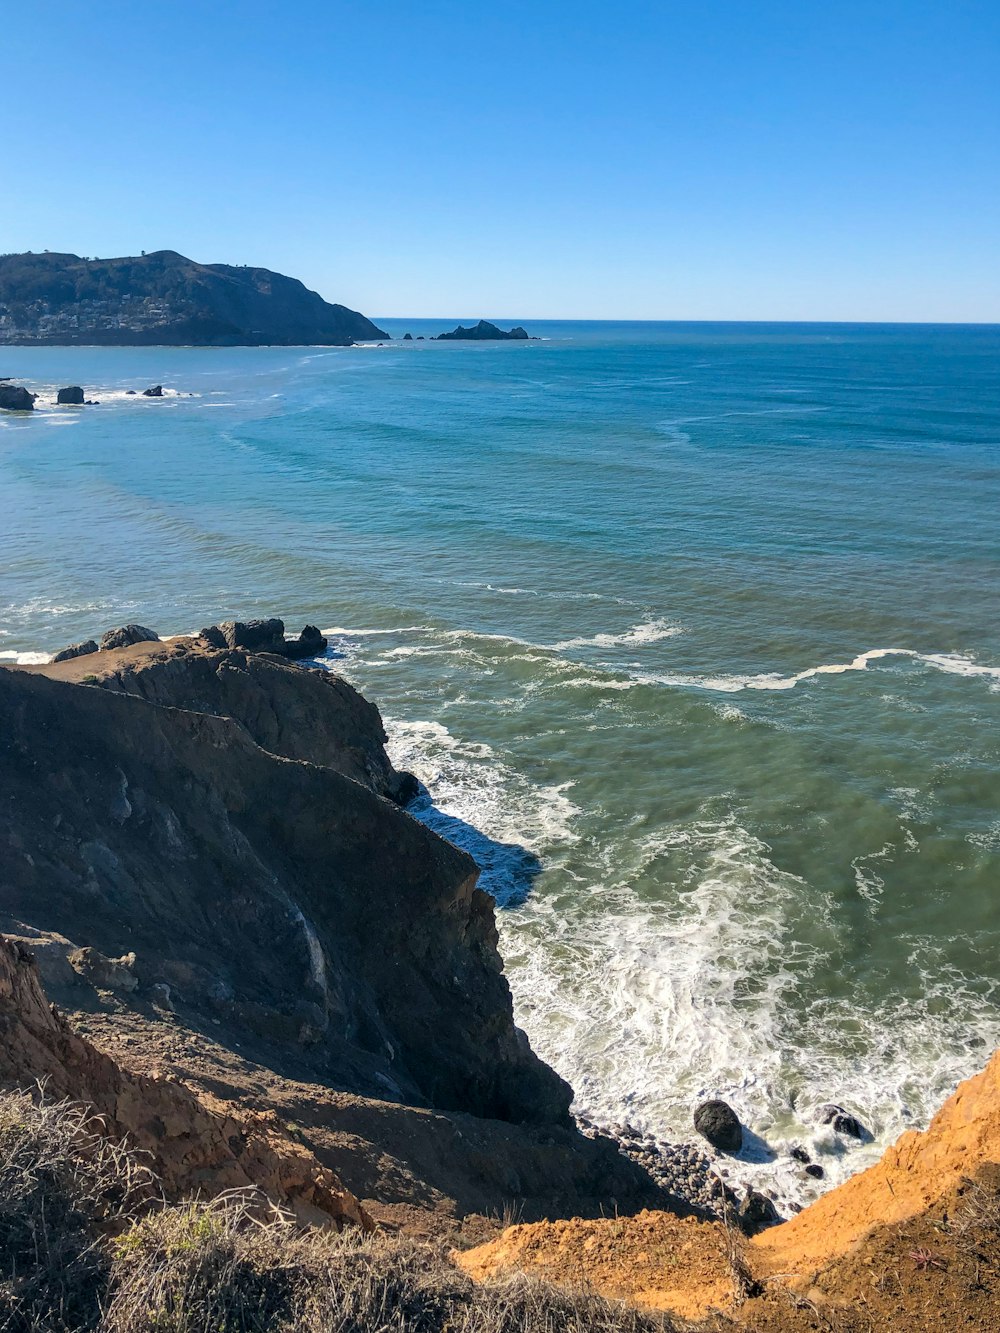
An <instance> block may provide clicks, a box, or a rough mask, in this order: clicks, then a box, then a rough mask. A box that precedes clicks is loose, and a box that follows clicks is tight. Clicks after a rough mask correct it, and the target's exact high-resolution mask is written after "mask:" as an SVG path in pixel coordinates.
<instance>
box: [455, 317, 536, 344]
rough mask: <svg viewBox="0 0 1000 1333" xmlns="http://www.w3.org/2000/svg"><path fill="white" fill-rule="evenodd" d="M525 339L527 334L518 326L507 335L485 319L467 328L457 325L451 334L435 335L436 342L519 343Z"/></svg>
mask: <svg viewBox="0 0 1000 1333" xmlns="http://www.w3.org/2000/svg"><path fill="white" fill-rule="evenodd" d="M527 339H528V334H527V333H526V332H525V331H524V329H522V328H521V327H520V326H519V325H518V326H515V327H514V328H512V329H511V330H510V332H509V333H508V332H505V331H504V330H503V329H501V328H498V327H497V326H496V324H490V323H489V322H488V321H487V320H485V319H481V320H480V321H479V323H478V324H473V325H472V326H471V327H469V328H465V327H463V325H461V324H459V326H458V328H457V329H452V331H451V333H439V334H438V335H437V341H438V342H510V341H511V340H513V341H515V342H521V341H526V340H527Z"/></svg>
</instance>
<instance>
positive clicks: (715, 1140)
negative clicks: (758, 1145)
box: [694, 1100, 743, 1153]
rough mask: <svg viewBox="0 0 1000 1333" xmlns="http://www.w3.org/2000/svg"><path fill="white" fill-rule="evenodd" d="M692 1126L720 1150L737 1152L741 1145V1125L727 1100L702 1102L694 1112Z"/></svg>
mask: <svg viewBox="0 0 1000 1333" xmlns="http://www.w3.org/2000/svg"><path fill="white" fill-rule="evenodd" d="M694 1127H695V1129H696V1130H697V1131H698V1133H699V1134H701V1136H702V1137H703V1138H706V1139H708V1141H709V1143H710V1144H711V1145H712V1147H713V1148H718V1150H719V1151H720V1152H725V1153H734V1152H739V1150H740V1149H741V1148H742V1147H743V1126H742V1125H741V1124H740V1121H739V1117H738V1116H737V1114H736V1112H735V1111H734V1110H733V1108H732V1107H731V1106H730V1105H729V1104H728V1103H727V1102H723V1101H718V1100H713V1101H708V1102H702V1103H701V1105H700V1106H699V1107H697V1109H696V1110H695V1113H694Z"/></svg>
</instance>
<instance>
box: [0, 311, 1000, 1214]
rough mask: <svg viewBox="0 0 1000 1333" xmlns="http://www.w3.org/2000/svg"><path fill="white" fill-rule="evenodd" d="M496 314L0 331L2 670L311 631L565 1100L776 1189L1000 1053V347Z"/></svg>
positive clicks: (868, 329) (781, 1191) (912, 1121)
mask: <svg viewBox="0 0 1000 1333" xmlns="http://www.w3.org/2000/svg"><path fill="white" fill-rule="evenodd" d="M457 322H458V320H457V319H453V320H450V321H449V320H436V321H418V320H410V321H394V320H393V321H381V323H382V324H383V327H386V328H387V329H388V330H389V331H390V332H391V333H392V334H393V336H394V339H397V338H399V337H401V335H402V334H403V333H404V332H406V331H408V330H409V331H411V332H412V333H413V335H414V339H416V338H417V337H418V335H420V334H424V335H428V336H429V335H430V334H432V333H436V332H440V331H442V330H444V329H446V328H450V327H453V326H454V324H455V323H457ZM465 322H467V321H465ZM517 322H523V323H524V324H525V325H526V327H527V328H528V331H529V332H530V333H533V334H537V335H539V340H538V341H533V342H529V343H499V344H488V343H486V344H454V343H445V344H438V343H434V342H430V341H424V342H419V341H414V342H407V343H403V342H400V341H393V342H392V343H391V344H386V345H385V346H384V347H377V346H366V347H358V348H346V349H324V348H280V349H278V348H270V349H264V348H262V349H225V350H217V351H216V350H198V349H165V348H142V349H96V348H94V349H90V348H45V349H29V348H3V349H0V373H2V374H6V375H10V376H14V377H16V378H18V379H21V380H23V381H24V382H26V383H28V385H29V387H32V388H35V389H37V390H40V391H41V392H42V395H43V399H44V398H45V397H46V396H50V397H54V390H55V388H56V387H58V386H59V385H62V384H82V385H83V386H84V388H85V389H86V391H87V394H88V396H89V397H92V398H96V399H99V400H100V406H99V407H91V408H82V409H57V408H55V407H54V406H52V405H51V404H50V403H46V402H40V403H39V410H38V411H36V413H35V414H34V415H32V416H24V417H14V416H10V415H6V414H0V418H2V419H0V525H2V531H3V534H4V540H3V561H2V571H0V656H2V657H3V658H5V659H6V660H14V659H15V658H16V657H17V656H18V655H21V656H22V657H23V655H26V654H27V655H28V656H29V658H30V656H31V655H34V654H44V653H48V652H51V651H53V650H55V649H57V648H59V647H62V646H63V645H64V644H66V643H68V642H70V641H73V640H76V639H80V638H84V637H87V636H90V635H93V634H95V633H98V632H99V631H101V630H103V629H105V628H107V627H109V626H111V625H115V624H118V623H121V622H123V621H126V620H137V621H140V622H142V623H146V624H150V625H152V626H153V627H154V628H155V629H156V630H157V631H158V632H159V633H160V634H162V635H167V634H172V633H179V632H191V631H195V630H197V629H198V628H200V627H201V626H202V625H204V624H207V623H211V622H213V621H217V620H220V619H224V618H227V617H228V618H232V617H236V618H242V619H246V618H249V617H251V616H255V615H281V616H282V617H283V618H284V619H285V620H286V622H287V623H288V628H289V631H290V632H291V631H292V630H295V631H297V630H298V629H300V628H301V626H302V625H303V624H304V623H305V622H306V621H310V622H312V623H314V624H317V625H319V626H320V627H321V628H323V629H324V630H326V631H327V632H328V633H329V635H330V639H331V647H330V656H329V658H328V660H327V661H326V662H325V663H324V665H326V666H329V667H330V668H332V669H334V670H336V671H340V672H342V673H343V674H344V675H345V676H346V677H347V678H348V679H349V680H351V681H352V682H353V683H354V684H356V685H357V686H358V687H359V688H360V689H361V690H362V691H363V692H364V693H365V694H367V695H368V696H369V697H371V698H373V699H375V700H376V701H377V703H378V704H379V706H380V708H381V709H382V712H383V715H384V717H385V719H386V726H387V729H388V732H389V736H390V748H391V753H392V755H393V757H394V759H395V761H396V763H397V765H400V766H402V767H406V768H410V769H412V770H413V771H414V772H415V773H416V774H417V775H418V776H419V777H420V779H421V780H422V782H423V783H424V784H425V786H426V788H427V793H428V795H427V797H426V798H423V799H422V800H421V801H420V802H419V803H418V806H417V809H416V813H417V814H418V817H420V818H423V819H425V820H426V821H427V822H428V823H430V824H432V825H433V826H434V827H437V828H438V829H440V831H441V832H442V833H444V834H445V836H447V837H451V838H452V839H453V840H455V841H456V842H459V843H461V844H462V845H464V846H466V847H467V848H468V849H469V850H470V851H471V852H472V853H473V855H475V856H476V858H477V860H478V861H479V863H480V865H481V866H482V868H483V876H482V883H483V885H484V887H486V888H487V889H489V891H490V892H491V893H492V894H493V895H494V896H495V898H496V901H497V903H498V906H499V913H498V915H499V926H500V938H501V948H502V951H503V954H504V957H505V960H506V966H507V971H508V975H509V978H510V984H511V989H512V991H513V995H514V1003H515V1010H516V1015H517V1019H518V1022H519V1023H520V1024H521V1025H522V1026H523V1027H524V1028H525V1030H526V1031H527V1032H528V1034H529V1035H530V1037H531V1040H532V1042H533V1044H534V1046H535V1048H536V1049H537V1050H538V1052H539V1053H540V1054H541V1055H542V1056H543V1057H544V1058H545V1059H547V1060H549V1061H550V1062H551V1063H552V1064H553V1065H555V1067H556V1068H557V1069H558V1070H559V1071H560V1072H561V1073H562V1074H563V1075H564V1076H565V1077H567V1078H568V1079H569V1080H570V1081H571V1082H572V1084H573V1086H574V1088H575V1089H576V1094H577V1108H578V1109H579V1110H580V1111H581V1113H584V1114H587V1115H589V1116H591V1117H593V1118H594V1119H596V1120H598V1121H599V1122H601V1123H604V1124H614V1123H620V1122H623V1121H628V1122H630V1123H632V1124H633V1125H635V1126H637V1127H638V1128H640V1129H642V1130H644V1131H647V1132H651V1133H654V1134H657V1135H659V1136H662V1137H666V1138H682V1139H690V1138H693V1137H694V1134H693V1129H692V1126H691V1114H692V1110H693V1108H694V1106H695V1104H696V1103H697V1102H698V1101H699V1100H701V1099H702V1098H704V1097H707V1096H721V1097H724V1098H725V1099H726V1100H728V1101H730V1102H731V1103H732V1105H733V1106H734V1107H735V1108H736V1109H737V1110H738V1111H739V1113H740V1115H741V1117H742V1118H743V1120H744V1122H745V1123H746V1124H747V1125H748V1126H749V1127H750V1128H751V1129H752V1130H753V1131H754V1132H753V1134H752V1135H750V1136H749V1138H748V1143H747V1146H746V1148H745V1150H744V1153H743V1158H742V1161H741V1162H739V1163H737V1164H736V1165H735V1167H734V1168H733V1169H732V1174H733V1175H734V1176H736V1177H738V1178H742V1177H746V1178H748V1179H753V1180H754V1182H755V1183H757V1185H758V1187H762V1188H765V1189H767V1190H768V1191H769V1192H771V1193H772V1194H773V1195H774V1197H775V1198H776V1199H778V1201H779V1203H780V1204H781V1205H782V1206H783V1207H785V1208H787V1207H789V1206H790V1205H792V1204H798V1203H803V1202H806V1201H808V1199H810V1198H811V1197H813V1196H814V1195H815V1193H817V1192H818V1191H820V1190H822V1189H823V1188H826V1187H827V1186H828V1185H829V1184H830V1183H832V1182H835V1181H837V1180H839V1179H841V1178H843V1177H844V1176H845V1175H846V1174H848V1173H850V1172H852V1171H854V1170H856V1169H858V1168H859V1167H860V1166H863V1165H866V1164H867V1163H869V1162H870V1161H871V1160H873V1158H874V1157H876V1156H877V1155H878V1153H879V1152H880V1151H881V1150H882V1148H883V1147H884V1146H885V1144H886V1143H888V1142H890V1141H892V1140H893V1139H895V1138H896V1136H897V1135H898V1134H899V1133H900V1131H901V1130H903V1129H904V1128H906V1127H909V1126H923V1125H925V1124H926V1123H927V1120H928V1119H929V1117H930V1115H931V1114H932V1113H933V1111H934V1110H935V1109H936V1107H937V1105H938V1104H939V1103H940V1102H941V1101H942V1100H943V1098H944V1097H945V1096H946V1095H947V1094H948V1093H949V1092H950V1090H951V1089H952V1088H953V1087H954V1085H955V1084H956V1083H957V1082H958V1081H959V1080H960V1079H961V1078H963V1077H965V1076H967V1075H969V1074H971V1073H973V1072H974V1071H975V1070H977V1069H978V1068H979V1067H980V1066H981V1065H982V1064H983V1063H984V1061H985V1059H986V1057H987V1055H988V1054H989V1052H990V1051H991V1050H992V1049H993V1048H994V1047H995V1046H997V1045H998V1044H1000V1008H998V1000H1000V883H998V878H1000V877H998V871H1000V728H998V726H997V722H998V718H1000V620H998V615H997V610H998V597H997V589H998V587H1000V522H998V515H1000V504H998V501H1000V447H998V446H1000V328H997V327H986V326H969V327H958V326H945V327H934V326H876V325H857V326H850V325H777V324H775V325H764V324H607V323H572V324H561V323H543V322H539V321H530V320H524V321H517ZM154 383H162V384H163V385H164V388H165V392H166V395H167V396H166V397H164V398H163V399H162V400H148V399H143V398H141V397H129V396H127V394H126V391H127V390H128V389H130V388H131V389H135V390H140V391H141V390H142V389H143V388H145V387H146V386H147V385H150V384H154ZM827 1102H835V1103H839V1104H841V1105H843V1106H844V1107H846V1108H847V1109H848V1110H850V1111H851V1112H852V1113H853V1114H855V1115H856V1116H857V1117H858V1118H859V1119H860V1120H861V1121H862V1123H863V1124H864V1125H865V1126H866V1127H867V1128H868V1129H869V1130H870V1131H871V1134H872V1141H871V1142H870V1143H867V1144H864V1145H860V1146H859V1145H854V1144H851V1143H850V1142H849V1141H845V1140H844V1139H843V1138H838V1136H836V1135H835V1134H834V1133H833V1131H832V1130H830V1129H829V1128H825V1127H822V1126H820V1125H819V1124H818V1123H817V1108H818V1107H819V1106H820V1105H822V1104H823V1103H827ZM793 1144H802V1145H804V1146H806V1147H807V1148H808V1150H809V1151H810V1152H811V1153H812V1154H813V1155H814V1157H815V1159H816V1160H817V1161H818V1162H820V1164H821V1165H822V1166H823V1167H824V1169H825V1172H826V1179H825V1181H823V1182H817V1181H813V1180H811V1179H808V1178H806V1177H805V1176H804V1175H803V1174H802V1171H801V1167H799V1166H798V1165H797V1164H796V1163H795V1162H792V1161H791V1160H790V1159H789V1157H788V1149H789V1147H790V1146H791V1145H793Z"/></svg>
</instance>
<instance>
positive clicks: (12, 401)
mask: <svg viewBox="0 0 1000 1333" xmlns="http://www.w3.org/2000/svg"><path fill="white" fill-rule="evenodd" d="M34 406H35V395H34V394H33V393H29V392H28V390H27V389H25V388H24V387H23V385H20V384H5V383H0V407H2V408H3V409H4V411H6V412H31V411H33V410H34Z"/></svg>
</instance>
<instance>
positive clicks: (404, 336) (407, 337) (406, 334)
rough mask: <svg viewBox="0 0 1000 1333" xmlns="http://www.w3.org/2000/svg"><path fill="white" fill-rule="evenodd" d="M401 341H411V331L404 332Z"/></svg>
mask: <svg viewBox="0 0 1000 1333" xmlns="http://www.w3.org/2000/svg"><path fill="white" fill-rule="evenodd" d="M403 342H405V343H411V342H413V334H412V333H404V334H403Z"/></svg>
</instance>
